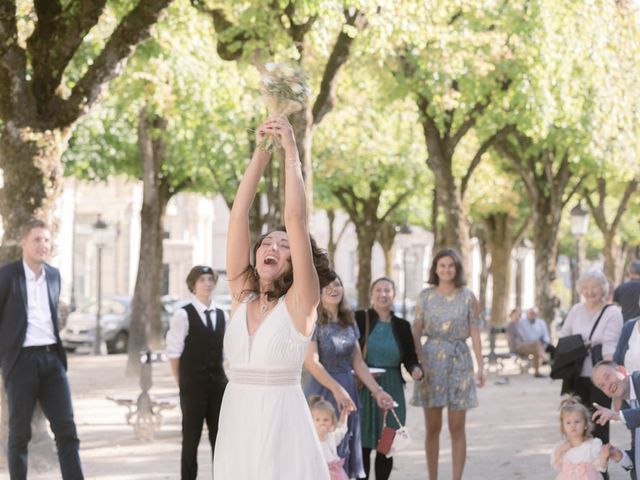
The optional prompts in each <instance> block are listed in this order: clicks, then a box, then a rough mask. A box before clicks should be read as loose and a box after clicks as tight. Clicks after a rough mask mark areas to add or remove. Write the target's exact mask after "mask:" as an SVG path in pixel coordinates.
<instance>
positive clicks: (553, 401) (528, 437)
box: [0, 355, 629, 480]
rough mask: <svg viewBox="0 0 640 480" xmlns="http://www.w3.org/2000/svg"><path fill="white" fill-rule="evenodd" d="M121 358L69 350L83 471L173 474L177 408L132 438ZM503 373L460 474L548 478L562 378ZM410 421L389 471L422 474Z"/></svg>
mask: <svg viewBox="0 0 640 480" xmlns="http://www.w3.org/2000/svg"><path fill="white" fill-rule="evenodd" d="M124 364H125V357H124V356H123V355H111V356H108V357H92V356H87V355H72V356H71V357H70V362H69V378H70V382H71V387H72V391H73V399H74V407H75V414H76V420H77V423H78V429H79V435H80V440H81V457H82V461H83V464H84V469H85V473H86V477H87V479H96V480H107V479H109V480H117V479H122V480H125V479H126V480H143V479H144V480H159V479H171V480H173V479H178V478H179V459H180V411H179V407H178V408H175V409H173V410H170V411H167V412H166V415H165V422H164V425H163V427H162V429H161V431H160V432H159V433H158V434H157V435H156V438H155V440H154V441H153V442H148V443H145V442H140V441H138V440H136V439H135V437H134V435H133V431H132V429H131V427H129V426H127V425H126V424H125V420H124V413H125V411H126V409H125V408H123V407H120V406H118V405H116V404H114V403H113V402H111V401H109V400H106V398H105V397H106V396H108V395H123V394H132V395H133V394H136V393H138V392H139V391H140V389H139V387H138V384H137V380H136V379H133V378H124V376H123V372H124ZM154 368H155V371H154V374H155V378H154V386H153V389H152V392H154V393H156V394H172V393H177V389H176V387H175V383H174V381H173V379H172V377H171V376H170V373H169V366H168V365H166V364H160V365H155V367H154ZM504 373H505V374H506V377H505V378H507V379H508V384H506V385H502V384H497V383H496V381H498V380H500V379H501V378H503V377H501V376H500V377H499V376H498V375H497V374H489V378H488V384H487V386H486V387H485V388H484V389H481V390H480V391H479V397H480V406H479V407H478V408H476V409H473V410H471V411H470V412H469V414H468V420H467V441H468V460H467V464H466V468H465V474H464V478H465V479H469V480H485V479H492V480H493V479H498V480H500V479H519V480H529V479H530V480H533V479H536V480H539V479H551V478H553V477H554V473H553V470H552V469H551V467H550V466H549V453H550V451H551V450H552V448H553V445H554V444H555V443H557V442H558V441H559V440H560V434H559V431H558V429H559V421H558V414H557V406H558V400H559V390H560V384H559V382H553V381H551V380H549V379H535V378H533V377H532V376H531V375H526V374H520V373H519V370H517V369H516V367H515V365H512V364H511V363H510V362H508V363H507V366H506V367H505V371H504ZM411 388H412V386H411V385H409V386H408V389H407V395H409V396H410V394H411ZM407 423H408V426H409V428H410V430H411V434H412V436H413V438H414V443H413V445H412V448H410V449H409V450H407V451H405V452H402V453H400V454H398V455H397V457H396V466H395V470H394V473H393V475H392V478H395V479H402V480H418V479H421V480H426V479H427V474H426V463H425V459H424V451H423V448H422V445H423V439H424V426H423V419H422V410H421V409H419V408H416V407H409V408H408V422H407ZM445 425H446V422H445ZM205 438H206V435H203V441H202V442H201V448H200V452H199V455H200V460H199V462H200V465H201V469H202V474H201V475H200V476H199V478H202V479H207V480H208V479H210V478H211V474H210V467H209V465H210V463H209V451H208V445H207V444H206V442H205ZM612 442H613V443H614V444H616V445H622V446H627V445H628V442H629V435H628V433H627V431H626V429H624V427H622V426H621V425H619V424H616V425H614V426H613V428H612ZM450 462H451V451H450V444H449V436H448V433H447V432H446V430H445V431H443V432H442V436H441V454H440V465H441V467H440V478H441V479H449V478H451V466H450ZM5 478H8V475H7V473H6V470H4V471H3V470H0V479H5ZM29 478H30V479H35V480H45V479H46V480H49V479H52V480H53V479H58V478H60V476H59V474H58V473H57V472H55V473H51V472H47V473H42V472H41V473H38V474H35V473H34V472H31V474H30V475H29ZM627 478H629V477H628V475H627V474H626V473H624V472H622V471H621V470H613V471H612V475H611V480H622V479H627ZM256 480H259V479H256ZM301 480H304V479H301Z"/></svg>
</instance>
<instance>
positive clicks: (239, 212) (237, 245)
mask: <svg viewBox="0 0 640 480" xmlns="http://www.w3.org/2000/svg"><path fill="white" fill-rule="evenodd" d="M265 124H266V122H265V123H264V124H262V125H261V126H260V127H259V128H258V130H257V132H256V145H259V144H260V142H261V141H262V139H263V138H264V136H265V133H266V132H265ZM269 158H270V154H269V153H267V152H265V151H264V150H261V149H260V148H256V149H255V151H254V152H253V156H252V157H251V161H250V162H249V166H248V167H247V170H246V171H245V172H244V175H243V176H242V180H241V181H240V185H239V186H238V191H237V192H236V196H235V198H234V199H233V206H232V207H231V214H230V216H229V226H228V229H227V278H228V279H229V288H230V290H231V297H232V306H231V309H232V310H235V309H236V307H237V305H238V302H239V301H240V294H241V293H242V290H243V289H244V288H245V284H246V281H247V275H246V273H247V272H248V267H249V261H250V259H249V255H250V251H251V250H250V238H249V209H250V208H251V203H252V202H253V199H254V197H255V196H256V192H257V190H258V183H259V182H260V177H262V173H263V172H264V169H265V167H266V166H267V164H268V163H269Z"/></svg>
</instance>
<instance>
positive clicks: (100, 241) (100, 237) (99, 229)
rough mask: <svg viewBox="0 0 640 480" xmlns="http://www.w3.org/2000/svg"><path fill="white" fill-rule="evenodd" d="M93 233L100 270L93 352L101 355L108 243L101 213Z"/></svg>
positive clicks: (94, 225)
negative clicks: (105, 251) (103, 292)
mask: <svg viewBox="0 0 640 480" xmlns="http://www.w3.org/2000/svg"><path fill="white" fill-rule="evenodd" d="M92 227H93V234H94V243H95V244H96V250H97V254H98V265H97V267H98V272H97V275H98V277H97V284H96V286H97V292H96V297H97V302H96V335H95V339H94V344H93V353H94V355H100V353H101V352H100V345H101V343H102V330H101V327H100V320H101V318H100V317H101V316H102V315H101V314H102V311H101V310H102V249H103V248H104V246H105V244H106V238H105V236H106V233H107V224H106V223H105V222H104V221H102V219H101V218H100V215H98V219H97V220H96V223H94V224H93V225H92Z"/></svg>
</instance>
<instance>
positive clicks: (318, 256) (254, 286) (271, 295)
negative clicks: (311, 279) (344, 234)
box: [238, 226, 336, 300]
mask: <svg viewBox="0 0 640 480" xmlns="http://www.w3.org/2000/svg"><path fill="white" fill-rule="evenodd" d="M273 232H285V233H287V229H286V228H285V227H284V226H280V227H277V228H274V229H273V230H270V231H268V232H267V233H265V234H264V235H261V236H260V238H258V240H257V241H256V243H255V244H254V245H253V249H252V252H253V257H252V260H251V261H252V262H253V263H252V264H250V265H249V266H248V267H247V269H246V270H245V271H244V273H243V275H245V276H246V278H247V280H248V283H249V285H248V287H247V288H245V289H244V290H242V292H240V298H239V299H238V300H240V299H242V298H246V297H247V295H249V294H252V293H253V294H257V295H260V282H259V280H260V275H258V270H257V269H256V265H255V262H256V253H257V252H258V248H260V245H262V242H263V241H264V239H265V238H266V237H267V236H268V235H269V234H271V233H273ZM309 242H310V243H311V255H312V257H313V265H314V266H315V268H316V272H317V274H318V281H319V282H320V289H322V288H324V287H325V286H327V285H329V284H330V283H331V282H333V280H334V279H335V278H336V274H335V272H334V271H333V270H331V268H330V266H329V256H328V255H327V252H326V250H324V249H322V248H320V247H318V244H317V243H316V241H315V239H314V238H313V237H312V236H311V235H309ZM289 262H291V259H289ZM291 285H293V267H292V268H290V269H289V271H288V272H286V273H285V274H284V275H282V276H281V277H279V278H277V279H276V280H275V281H274V282H273V284H272V286H271V289H270V290H268V291H267V292H266V296H267V300H275V299H278V298H280V297H281V296H283V295H284V294H285V293H287V292H288V291H289V289H290V288H291Z"/></svg>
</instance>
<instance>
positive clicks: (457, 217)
mask: <svg viewBox="0 0 640 480" xmlns="http://www.w3.org/2000/svg"><path fill="white" fill-rule="evenodd" d="M430 150H431V149H430ZM427 164H428V165H429V168H430V169H431V171H432V172H433V174H434V176H435V180H436V195H437V197H438V205H440V207H441V209H442V212H443V213H444V218H445V222H444V225H443V226H442V228H441V229H439V230H438V234H439V236H440V239H439V243H440V244H442V245H444V246H446V247H449V248H454V249H456V250H457V251H458V252H459V253H460V255H461V257H462V261H463V265H464V266H465V269H466V271H467V272H470V271H471V269H470V266H471V260H470V259H471V238H470V236H469V228H470V225H469V219H468V217H467V212H466V210H465V207H464V204H463V202H462V194H461V191H460V187H459V186H458V185H457V184H456V180H455V178H454V176H453V171H452V159H451V158H444V157H443V156H441V155H439V154H437V153H431V151H430V152H429V157H428V158H427Z"/></svg>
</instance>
